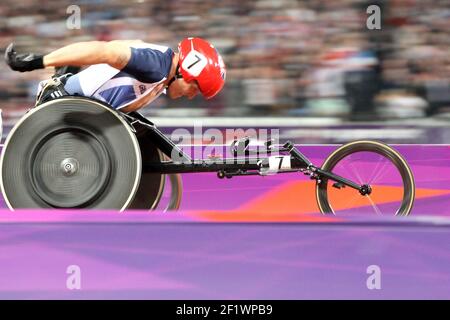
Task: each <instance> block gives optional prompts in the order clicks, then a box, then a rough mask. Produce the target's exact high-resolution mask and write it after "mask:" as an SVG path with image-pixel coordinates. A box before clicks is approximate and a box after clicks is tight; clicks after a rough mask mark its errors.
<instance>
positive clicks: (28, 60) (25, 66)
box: [5, 43, 44, 72]
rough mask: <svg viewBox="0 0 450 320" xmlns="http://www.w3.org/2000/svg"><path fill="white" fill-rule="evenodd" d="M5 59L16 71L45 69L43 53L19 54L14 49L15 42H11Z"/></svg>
mask: <svg viewBox="0 0 450 320" xmlns="http://www.w3.org/2000/svg"><path fill="white" fill-rule="evenodd" d="M5 61H6V63H7V64H8V66H9V67H10V68H11V69H12V70H14V71H20V72H25V71H32V70H36V69H44V61H43V55H40V54H35V53H20V54H17V52H16V50H15V49H14V43H11V44H10V45H9V46H8V48H6V51H5Z"/></svg>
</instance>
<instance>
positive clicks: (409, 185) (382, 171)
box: [316, 141, 415, 216]
mask: <svg viewBox="0 0 450 320" xmlns="http://www.w3.org/2000/svg"><path fill="white" fill-rule="evenodd" d="M321 169H322V170H323V171H327V172H332V173H333V174H335V175H338V176H341V177H343V178H346V179H348V180H351V181H353V182H355V183H357V184H359V185H361V186H364V187H365V188H370V192H361V190H356V189H353V188H351V187H348V186H344V185H342V184H339V183H336V182H335V181H332V180H330V179H327V178H322V179H321V181H320V182H318V183H317V185H316V199H317V204H318V206H319V209H320V211H321V212H322V213H324V214H328V213H331V214H336V215H338V214H346V213H347V214H351V213H375V214H378V215H399V216H406V215H408V214H409V213H410V212H411V209H412V207H413V203H414V197H415V184H414V177H413V174H412V172H411V169H410V168H409V166H408V164H407V163H406V161H405V159H404V158H403V157H402V156H401V155H400V154H399V153H398V152H397V151H395V150H394V149H393V148H391V147H389V146H387V145H385V144H383V143H380V142H376V141H356V142H351V143H348V144H345V145H343V146H341V147H340V148H338V149H337V150H336V151H334V152H333V153H332V154H331V155H330V156H329V157H328V158H327V159H326V160H325V162H324V163H323V165H322V168H321Z"/></svg>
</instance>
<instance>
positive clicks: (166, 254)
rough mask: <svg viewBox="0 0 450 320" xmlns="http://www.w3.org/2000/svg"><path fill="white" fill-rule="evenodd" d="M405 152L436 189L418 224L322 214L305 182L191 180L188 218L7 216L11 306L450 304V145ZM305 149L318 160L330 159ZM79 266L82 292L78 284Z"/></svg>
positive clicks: (0, 259) (5, 255) (417, 212)
mask: <svg viewBox="0 0 450 320" xmlns="http://www.w3.org/2000/svg"><path fill="white" fill-rule="evenodd" d="M329 148H330V149H332V148H333V147H329ZM397 149H398V150H399V151H400V152H401V153H402V154H404V156H405V157H406V159H407V160H408V162H409V163H410V165H411V167H412V169H413V171H414V174H415V178H416V184H417V188H418V189H419V190H425V191H426V192H425V191H423V192H422V195H424V196H423V197H420V198H419V199H418V200H417V202H416V205H415V207H414V211H413V213H412V215H411V216H410V217H408V218H392V217H379V216H360V215H358V214H355V215H352V216H339V217H329V216H322V215H320V214H318V213H315V212H314V210H312V208H313V206H312V204H311V203H313V202H314V198H313V197H312V196H311V195H313V193H311V194H308V192H310V191H308V190H312V191H311V192H313V191H314V188H313V187H312V186H311V187H310V186H309V184H310V182H309V181H307V180H304V179H303V178H301V179H299V176H298V175H293V174H288V175H277V176H271V177H264V178H262V177H237V178H233V179H231V180H218V179H217V178H216V177H215V176H214V174H193V175H185V177H184V187H185V197H184V202H183V205H182V208H181V210H180V211H179V212H176V213H175V212H172V213H162V212H154V213H146V212H126V213H122V214H118V213H117V212H107V211H104V212H102V211H96V212H92V211H90V212H88V211H58V210H55V211H43V210H28V211H27V210H24V211H16V212H14V213H11V212H9V211H7V210H2V211H0V246H1V249H0V298H13V299H14V298H39V299H45V298H62V299H78V298H87V299H93V298H112V299H115V298H137V299H303V298H306V299H309V298H321V299H346V298H360V299H394V298H408V299H409V298H410V299H416V298H425V299H427V298H430V299H431V298H437V299H450V289H449V288H450V273H449V270H450V236H449V235H450V233H449V231H450V217H448V216H449V215H450V209H449V208H448V207H449V206H448V203H449V196H448V193H450V187H449V180H450V172H449V169H448V166H447V161H448V159H450V151H449V148H448V147H446V146H426V147H425V146H424V147H418V146H414V147H412V146H399V147H398V148H397ZM302 150H303V151H304V153H305V154H306V155H307V156H309V157H310V158H311V159H312V160H313V162H317V163H321V162H322V159H323V158H324V157H325V156H326V154H328V153H329V151H330V150H327V148H326V147H323V148H319V147H309V146H308V147H304V148H302ZM280 190H282V192H280ZM430 190H431V191H430ZM297 191H302V192H301V194H299V192H297ZM303 192H304V193H303ZM279 197H284V198H283V200H285V201H284V202H283V203H284V204H283V208H280V207H271V206H273V205H275V204H276V203H277V200H280V198H279ZM310 201H312V202H310ZM302 208H307V209H302ZM70 265H77V266H79V267H80V268H81V285H82V288H81V290H68V289H67V287H66V280H67V277H68V274H66V269H67V267H68V266H70ZM373 265H376V266H378V267H379V268H380V270H381V289H380V290H369V289H368V288H367V283H366V282H367V279H368V278H369V276H370V275H369V274H368V273H367V268H368V267H369V266H373Z"/></svg>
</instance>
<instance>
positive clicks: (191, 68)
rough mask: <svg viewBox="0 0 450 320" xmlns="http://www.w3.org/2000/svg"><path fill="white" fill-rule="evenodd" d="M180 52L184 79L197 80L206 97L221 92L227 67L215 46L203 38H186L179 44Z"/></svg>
mask: <svg viewBox="0 0 450 320" xmlns="http://www.w3.org/2000/svg"><path fill="white" fill-rule="evenodd" d="M178 52H179V53H180V61H179V65H180V72H181V75H182V76H183V79H184V80H186V81H187V82H190V81H192V80H196V81H197V83H198V86H199V88H200V91H201V93H202V94H203V96H204V97H205V98H206V99H211V98H212V97H214V96H215V95H216V94H217V93H219V91H220V90H221V89H222V88H223V85H224V84H225V75H226V69H225V64H224V63H223V60H222V57H221V56H220V54H219V52H217V50H216V49H215V48H214V46H213V45H212V44H210V43H209V42H208V41H206V40H203V39H201V38H185V39H183V40H182V41H181V42H180V43H179V44H178Z"/></svg>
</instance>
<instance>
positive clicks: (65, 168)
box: [61, 158, 79, 176]
mask: <svg viewBox="0 0 450 320" xmlns="http://www.w3.org/2000/svg"><path fill="white" fill-rule="evenodd" d="M78 167H79V164H78V160H77V159H75V158H66V159H64V160H63V161H61V170H62V172H63V174H64V175H65V176H71V175H74V174H75V173H76V172H77V171H78Z"/></svg>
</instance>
